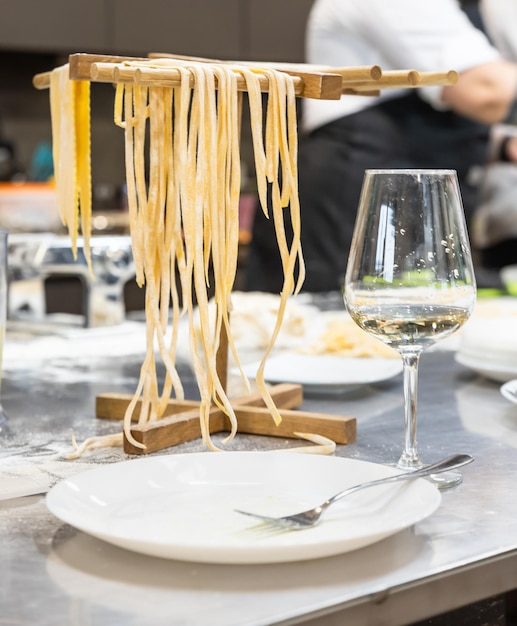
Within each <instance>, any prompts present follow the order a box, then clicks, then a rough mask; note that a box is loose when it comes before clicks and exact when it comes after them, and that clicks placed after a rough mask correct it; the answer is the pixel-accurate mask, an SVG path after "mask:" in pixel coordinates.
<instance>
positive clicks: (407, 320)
mask: <svg viewBox="0 0 517 626" xmlns="http://www.w3.org/2000/svg"><path fill="white" fill-rule="evenodd" d="M344 299H345V304H346V307H347V309H348V312H349V313H350V315H351V317H352V318H353V319H354V321H355V322H356V324H358V325H359V326H360V327H361V328H362V329H364V330H365V331H366V332H368V333H370V334H371V335H373V336H375V337H377V338H378V339H380V340H382V341H383V342H384V343H386V344H388V345H390V346H391V347H392V348H394V349H395V350H397V351H398V352H399V353H400V355H401V357H402V362H403V368H404V369H403V371H404V374H403V376H404V404H405V409H404V418H405V419H404V425H405V437H404V449H403V452H402V455H401V457H400V459H399V461H398V466H399V467H400V468H402V469H404V470H412V469H416V468H418V467H421V466H422V465H423V462H422V460H421V459H420V456H419V454H418V450H417V440H416V430H417V385H418V363H419V358H420V354H421V353H422V351H423V350H425V349H426V348H428V347H429V346H430V345H432V344H433V343H435V342H436V341H439V340H440V339H444V338H445V337H448V336H449V335H451V334H452V333H453V332H454V331H456V330H457V329H458V328H460V326H461V325H462V324H463V323H464V322H465V321H466V320H467V319H468V318H469V316H470V314H471V313H472V310H473V308H474V304H475V300H476V282H475V277H474V269H473V264H472V255H471V250H470V245H469V240H468V234H467V227H466V222H465V216H464V211H463V204H462V201H461V195H460V191H459V185H458V180H457V176H456V172H455V171H454V170H408V169H398V170H397V169H394V170H366V172H365V176H364V181H363V187H362V192H361V198H360V201H359V208H358V213H357V218H356V223H355V229H354V236H353V240H352V246H351V249H350V256H349V260H348V266H347V271H346V277H345V285H344ZM460 480H461V475H459V474H455V475H454V476H452V475H449V476H445V477H443V478H442V479H441V481H440V486H441V487H444V486H449V485H450V484H457V483H458V482H459V481H460Z"/></svg>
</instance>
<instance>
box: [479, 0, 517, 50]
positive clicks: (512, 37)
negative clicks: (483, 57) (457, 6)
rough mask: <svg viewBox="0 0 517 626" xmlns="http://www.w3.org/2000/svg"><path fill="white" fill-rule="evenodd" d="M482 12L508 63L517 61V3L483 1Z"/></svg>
mask: <svg viewBox="0 0 517 626" xmlns="http://www.w3.org/2000/svg"><path fill="white" fill-rule="evenodd" d="M480 11H481V16H482V18H483V23H484V25H485V28H486V29H487V32H488V33H489V35H490V37H491V38H492V39H493V41H494V43H495V45H496V46H497V49H498V50H499V52H500V53H501V54H502V55H503V57H504V58H505V59H507V60H508V61H517V1H516V0H481V2H480Z"/></svg>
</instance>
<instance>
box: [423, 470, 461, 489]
mask: <svg viewBox="0 0 517 626" xmlns="http://www.w3.org/2000/svg"><path fill="white" fill-rule="evenodd" d="M428 480H430V481H431V482H432V483H433V484H434V485H435V486H436V487H437V488H438V489H439V490H440V491H442V490H445V489H450V488H451V487H456V485H459V484H460V483H462V482H463V476H462V475H461V474H460V473H459V472H443V474H431V476H429V478H428Z"/></svg>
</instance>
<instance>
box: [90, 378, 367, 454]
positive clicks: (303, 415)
mask: <svg viewBox="0 0 517 626" xmlns="http://www.w3.org/2000/svg"><path fill="white" fill-rule="evenodd" d="M271 396H272V397H273V400H274V401H275V405H276V406H277V407H278V409H279V413H280V415H281V416H282V422H281V423H280V424H279V425H278V426H276V425H275V423H274V421H273V418H272V417H271V413H270V412H269V409H267V408H266V406H265V404H264V400H263V399H262V396H261V395H260V393H252V394H248V395H246V396H240V397H238V398H233V399H232V406H233V408H234V411H235V414H236V416H237V422H238V431H239V432H240V433H248V434H253V435H269V436H273V437H293V438H298V437H297V435H296V433H312V434H317V435H322V436H323V437H328V438H329V439H331V440H332V441H334V442H336V443H340V444H344V443H353V442H354V441H355V439H356V419H355V417H345V416H339V415H326V414H323V413H308V412H306V411H295V410H292V409H294V408H295V407H298V406H300V405H301V403H302V402H303V389H302V387H301V385H293V384H288V383H283V384H279V385H274V386H273V387H272V389H271ZM131 399H132V396H131V395H128V394H101V395H99V396H97V398H96V407H95V412H96V416H97V417H98V418H104V419H122V418H123V417H124V414H125V412H126V409H127V407H128V405H129V403H130V401H131ZM139 411H140V402H138V403H137V405H136V407H135V411H134V413H133V420H134V421H136V420H137V419H138V414H139ZM229 430H230V424H229V420H228V417H227V416H226V415H225V414H224V413H223V412H222V411H221V410H220V409H219V408H218V407H215V406H214V407H213V408H212V409H211V410H210V432H211V433H218V432H222V431H229ZM131 435H132V436H133V437H134V438H135V439H136V441H138V442H139V443H142V444H143V445H144V446H145V449H141V448H137V447H136V446H134V445H133V444H132V443H131V442H129V441H128V440H127V438H126V437H125V436H124V451H125V452H127V453H128V454H147V453H150V452H156V451H158V450H163V449H164V448H168V447H170V446H175V445H178V444H180V443H184V442H185V441H191V440H193V439H198V438H199V437H201V427H200V423H199V402H197V401H191V400H170V401H169V403H168V405H167V409H166V411H165V415H164V417H162V418H161V419H159V420H156V421H152V422H147V423H146V424H143V425H141V426H138V425H135V426H133V427H132V428H131Z"/></svg>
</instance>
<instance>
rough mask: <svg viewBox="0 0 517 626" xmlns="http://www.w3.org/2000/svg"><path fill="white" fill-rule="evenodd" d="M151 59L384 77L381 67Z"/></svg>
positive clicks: (153, 55) (168, 56)
mask: <svg viewBox="0 0 517 626" xmlns="http://www.w3.org/2000/svg"><path fill="white" fill-rule="evenodd" d="M148 57H149V58H150V59H178V60H181V61H192V62H196V63H230V64H233V65H246V66H250V67H271V68H273V69H277V70H280V71H282V72H303V73H309V74H314V73H319V72H320V73H321V72H323V73H326V74H339V75H340V76H341V77H343V78H349V79H350V80H371V79H373V80H378V79H379V78H380V77H381V76H382V68H381V67H380V66H379V65H359V66H357V67H334V66H332V65H319V64H316V63H282V62H280V63H272V62H270V61H231V60H230V61H228V60H226V61H221V60H214V59H208V58H206V57H192V56H185V55H181V54H171V53H169V52H161V53H160V52H150V53H149V54H148Z"/></svg>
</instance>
